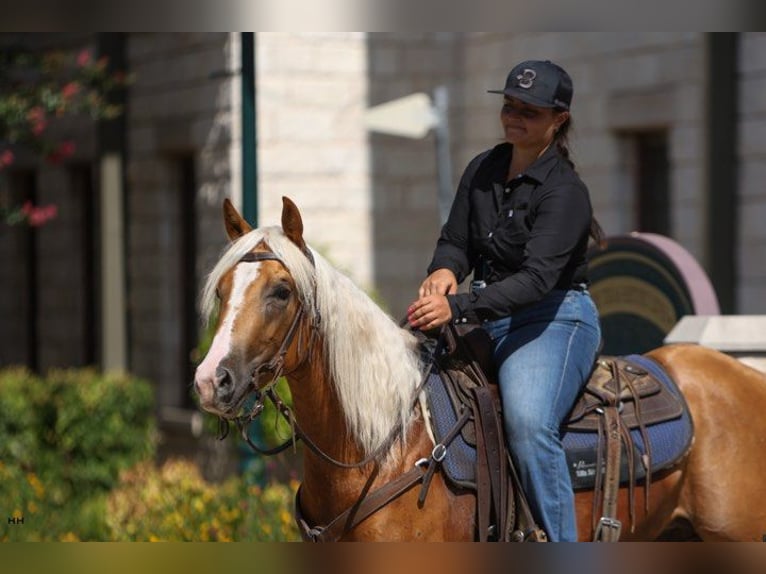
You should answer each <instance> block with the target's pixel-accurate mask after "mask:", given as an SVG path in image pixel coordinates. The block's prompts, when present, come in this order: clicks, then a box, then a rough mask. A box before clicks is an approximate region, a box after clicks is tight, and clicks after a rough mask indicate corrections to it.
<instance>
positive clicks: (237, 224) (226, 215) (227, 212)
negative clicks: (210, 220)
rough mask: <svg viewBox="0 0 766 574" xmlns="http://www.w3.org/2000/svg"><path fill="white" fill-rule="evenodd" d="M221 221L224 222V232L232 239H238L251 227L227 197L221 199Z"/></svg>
mask: <svg viewBox="0 0 766 574" xmlns="http://www.w3.org/2000/svg"><path fill="white" fill-rule="evenodd" d="M223 221H224V223H225V224H226V233H227V234H228V235H229V239H231V240H232V241H234V240H235V239H239V238H240V237H242V236H243V235H244V234H245V233H247V232H248V231H250V230H251V229H252V227H250V224H249V223H248V222H247V221H245V220H244V218H243V217H242V216H241V215H240V214H239V212H238V211H237V208H235V207H234V204H233V203H232V202H231V201H229V198H228V197H227V198H226V199H224V200H223Z"/></svg>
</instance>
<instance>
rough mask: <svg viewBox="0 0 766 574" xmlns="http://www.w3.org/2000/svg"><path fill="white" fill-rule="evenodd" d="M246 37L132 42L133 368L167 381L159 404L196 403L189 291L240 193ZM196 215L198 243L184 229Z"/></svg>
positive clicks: (210, 258)
mask: <svg viewBox="0 0 766 574" xmlns="http://www.w3.org/2000/svg"><path fill="white" fill-rule="evenodd" d="M238 36H239V35H238V34H231V33H221V34H213V33H200V34H131V35H130V36H129V40H128V45H127V52H128V60H129V65H130V69H131V71H132V72H133V73H134V75H135V82H134V84H133V85H132V86H131V88H130V94H129V100H128V110H127V111H128V116H127V120H128V122H127V125H128V133H127V142H128V144H127V145H128V164H127V191H126V193H127V196H128V197H127V210H128V213H127V217H128V220H129V222H130V223H129V225H128V230H127V234H128V246H127V252H128V269H129V270H128V273H129V285H130V287H129V291H128V297H129V301H128V306H129V310H130V314H129V317H130V334H129V336H130V343H129V348H130V351H131V360H130V362H131V367H130V368H131V370H132V372H134V373H135V374H137V375H140V376H145V377H147V378H149V379H151V380H153V381H158V382H160V383H161V384H160V385H159V387H158V389H159V396H158V402H159V404H161V405H182V404H184V403H185V402H187V401H188V392H189V384H190V383H191V380H190V378H189V376H188V373H189V365H190V364H191V357H190V356H189V353H190V351H191V349H188V348H184V339H183V325H184V321H187V322H188V321H189V320H190V319H189V316H188V314H189V311H190V309H189V307H190V303H193V301H190V300H189V298H190V297H191V298H194V297H195V296H196V294H197V293H198V292H199V287H200V286H201V283H202V281H203V279H204V275H205V274H206V273H207V272H208V271H209V270H210V268H211V266H212V265H213V264H214V262H215V260H216V259H217V255H218V253H219V252H220V250H221V249H222V247H223V246H224V245H225V243H226V238H225V233H224V230H223V224H222V219H221V203H222V201H223V198H224V197H231V196H234V197H237V196H238V194H237V193H234V190H235V189H236V190H238V188H237V187H236V186H237V185H238V182H239V181H240V177H241V176H240V173H239V170H240V167H239V166H240V159H239V158H240V154H241V151H240V150H241V147H240V145H241V144H240V128H239V126H240V120H239V117H240V116H239V114H240V111H239V110H240V104H239V102H240V101H241V100H240V87H239V86H240V84H239V75H238V68H239V65H240V63H239V52H238V50H239V43H238ZM189 172H191V173H189ZM189 217H190V218H191V219H192V220H193V222H194V223H193V225H194V230H193V232H192V235H191V237H192V238H193V239H192V240H193V243H192V244H191V245H189V244H186V242H185V240H184V238H185V235H184V232H183V225H184V218H189ZM194 236H196V237H194ZM186 237H188V236H186ZM187 249H191V250H192V251H193V252H194V253H195V258H196V261H197V265H196V269H194V270H193V272H192V273H189V272H188V269H186V270H185V269H184V268H183V253H184V250H187ZM190 284H191V286H190Z"/></svg>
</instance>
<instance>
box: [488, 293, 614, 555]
mask: <svg viewBox="0 0 766 574" xmlns="http://www.w3.org/2000/svg"><path fill="white" fill-rule="evenodd" d="M483 326H484V328H485V329H486V330H487V331H488V332H489V334H490V336H491V337H492V339H493V341H494V342H495V360H496V362H497V365H498V370H499V373H498V378H499V382H500V394H501V396H502V399H503V418H504V422H505V432H506V438H507V440H508V446H509V448H510V450H511V453H512V457H513V460H514V463H515V464H516V469H517V470H518V473H519V478H520V480H521V483H522V487H523V488H524V492H525V493H526V495H527V498H528V500H529V504H530V506H531V510H532V513H533V515H534V518H535V520H537V521H538V524H539V525H540V526H541V527H542V528H543V529H544V530H545V532H546V533H547V534H548V538H549V539H550V540H551V541H576V540H577V521H576V517H575V508H574V493H573V490H572V482H571V480H570V478H569V470H568V468H567V463H566V456H565V454H564V448H563V445H562V443H561V435H560V431H559V427H560V426H561V423H562V422H563V420H564V418H565V417H566V416H567V414H569V411H570V410H571V409H572V406H573V405H574V402H575V400H576V398H577V396H578V394H579V393H580V391H581V390H582V388H583V386H584V385H585V383H586V382H587V379H588V376H589V374H590V371H591V368H592V366H593V361H594V360H595V358H596V353H597V352H598V347H599V342H600V340H601V328H600V325H599V320H598V312H597V311H596V306H595V305H594V303H593V300H592V299H591V297H590V294H589V293H588V292H587V291H577V290H569V291H563V290H556V291H553V292H551V293H550V294H549V295H547V296H546V297H545V298H544V299H543V300H542V301H540V302H538V303H535V304H533V305H530V306H528V307H525V308H523V309H522V310H520V311H517V312H516V313H514V314H513V316H512V317H505V318H503V319H498V320H496V321H488V322H486V323H484V325H483Z"/></svg>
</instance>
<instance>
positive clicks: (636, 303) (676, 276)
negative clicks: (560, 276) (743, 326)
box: [588, 233, 720, 355]
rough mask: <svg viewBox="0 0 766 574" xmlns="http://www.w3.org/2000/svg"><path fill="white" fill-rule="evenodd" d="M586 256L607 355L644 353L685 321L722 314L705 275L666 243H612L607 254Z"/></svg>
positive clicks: (646, 238) (642, 239)
mask: <svg viewBox="0 0 766 574" xmlns="http://www.w3.org/2000/svg"><path fill="white" fill-rule="evenodd" d="M588 256H589V264H588V273H589V275H590V281H591V286H590V292H591V295H592V296H593V300H594V302H595V303H596V307H598V310H599V314H600V316H601V332H602V339H603V341H604V348H603V351H602V352H603V353H604V354H606V355H627V354H630V353H645V352H646V351H649V350H651V349H654V348H656V347H659V346H661V345H662V344H663V340H664V339H665V336H666V335H667V334H668V333H669V332H670V331H671V329H673V327H675V325H676V323H677V322H678V321H679V320H680V319H681V317H683V316H684V315H718V314H719V313H720V308H719V306H718V298H717V297H716V294H715V291H714V290H713V286H712V285H711V283H710V280H709V279H708V277H707V275H706V274H705V271H704V270H703V269H702V267H700V265H699V263H697V261H696V260H695V259H694V257H692V256H691V254H690V253H689V252H688V251H686V250H685V249H684V248H683V247H681V246H680V245H679V244H678V243H676V242H675V241H673V240H672V239H670V238H668V237H664V236H662V235H656V234H653V233H631V234H630V235H624V236H619V237H611V238H609V239H608V241H607V247H606V248H605V249H599V248H597V247H591V249H590V251H589V253H588Z"/></svg>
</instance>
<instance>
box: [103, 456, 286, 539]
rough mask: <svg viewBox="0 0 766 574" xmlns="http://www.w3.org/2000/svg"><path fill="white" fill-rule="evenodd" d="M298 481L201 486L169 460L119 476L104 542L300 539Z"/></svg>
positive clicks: (195, 474)
mask: <svg viewBox="0 0 766 574" xmlns="http://www.w3.org/2000/svg"><path fill="white" fill-rule="evenodd" d="M297 486H298V485H297V482H294V481H293V482H291V483H290V484H289V485H286V484H280V483H271V484H269V485H267V486H265V487H263V488H262V487H260V486H257V485H252V484H249V481H247V480H245V479H243V477H239V476H238V477H233V478H230V479H229V480H227V481H226V482H223V483H221V484H218V485H216V484H210V483H208V482H206V481H205V480H204V479H203V478H202V476H201V474H200V472H199V470H198V468H197V467H196V466H195V465H194V464H192V463H190V462H187V461H184V460H169V461H167V462H166V463H165V464H163V465H162V467H161V468H159V469H158V468H156V467H155V466H154V465H152V464H148V463H147V464H145V465H139V466H137V467H134V468H133V469H131V470H130V471H127V472H124V473H123V474H122V480H121V482H120V485H119V487H117V488H116V489H115V490H114V491H113V492H112V493H111V495H110V496H109V498H108V500H107V514H106V516H107V519H106V522H107V525H108V529H109V532H108V537H109V539H110V540H116V541H160V540H173V541H234V540H238V541H259V542H266V541H290V540H299V539H300V536H299V535H298V531H297V527H296V526H295V521H294V519H293V515H292V512H291V508H292V505H293V497H294V496H295V490H296V489H297Z"/></svg>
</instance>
